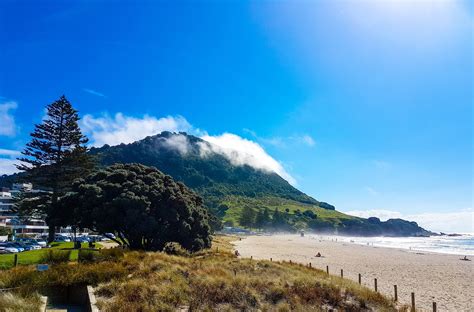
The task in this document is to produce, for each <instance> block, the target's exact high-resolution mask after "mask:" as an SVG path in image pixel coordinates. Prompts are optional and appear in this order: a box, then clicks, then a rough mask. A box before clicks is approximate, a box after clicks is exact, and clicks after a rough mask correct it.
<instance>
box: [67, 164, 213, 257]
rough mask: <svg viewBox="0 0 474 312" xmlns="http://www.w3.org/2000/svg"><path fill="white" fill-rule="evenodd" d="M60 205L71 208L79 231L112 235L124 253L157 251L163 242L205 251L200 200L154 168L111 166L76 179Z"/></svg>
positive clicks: (206, 227)
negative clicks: (79, 228)
mask: <svg viewBox="0 0 474 312" xmlns="http://www.w3.org/2000/svg"><path fill="white" fill-rule="evenodd" d="M61 201H62V202H63V204H64V205H66V206H74V207H75V216H76V219H77V220H78V225H79V226H80V227H82V228H89V229H92V230H94V231H97V232H99V233H104V234H105V233H114V235H115V236H116V241H117V242H118V243H119V244H121V245H125V246H127V247H129V248H130V249H143V250H162V249H163V247H164V246H165V244H166V243H168V242H177V243H179V244H181V246H183V247H184V248H185V249H187V250H190V251H197V250H200V249H203V248H207V247H210V246H211V237H210V234H211V229H210V226H209V214H208V212H207V210H206V209H205V208H204V206H203V200H202V198H201V197H200V196H198V195H197V194H196V193H194V192H193V191H191V190H190V189H189V188H187V187H186V186H185V185H184V184H182V183H180V182H175V181H174V180H173V178H171V177H170V176H168V175H165V174H163V173H162V172H161V171H159V170H158V169H156V168H154V167H147V166H144V165H141V164H115V165H112V166H110V167H107V168H105V169H102V170H99V171H96V172H93V173H92V174H90V175H89V176H87V177H86V178H85V179H79V180H76V182H75V183H74V185H73V188H72V192H70V193H68V194H67V195H66V196H64V197H62V198H61Z"/></svg>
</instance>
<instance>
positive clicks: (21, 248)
mask: <svg viewBox="0 0 474 312" xmlns="http://www.w3.org/2000/svg"><path fill="white" fill-rule="evenodd" d="M9 245H10V247H13V248H16V249H18V251H19V252H23V251H25V250H30V248H28V249H26V247H25V246H23V245H22V244H20V243H15V242H10V243H9Z"/></svg>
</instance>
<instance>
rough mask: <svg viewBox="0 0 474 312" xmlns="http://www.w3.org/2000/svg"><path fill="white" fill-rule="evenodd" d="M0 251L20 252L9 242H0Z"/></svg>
mask: <svg viewBox="0 0 474 312" xmlns="http://www.w3.org/2000/svg"><path fill="white" fill-rule="evenodd" d="M0 252H1V253H17V252H20V251H19V250H18V249H17V248H15V247H12V246H11V245H10V244H9V243H0Z"/></svg>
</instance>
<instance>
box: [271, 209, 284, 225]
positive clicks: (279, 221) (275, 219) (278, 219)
mask: <svg viewBox="0 0 474 312" xmlns="http://www.w3.org/2000/svg"><path fill="white" fill-rule="evenodd" d="M284 224H285V219H284V218H283V215H282V214H281V213H280V211H279V210H278V209H277V208H275V211H273V216H272V226H273V227H275V228H279V227H281V226H283V225H284Z"/></svg>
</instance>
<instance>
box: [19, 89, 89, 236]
mask: <svg viewBox="0 0 474 312" xmlns="http://www.w3.org/2000/svg"><path fill="white" fill-rule="evenodd" d="M46 109H47V117H46V118H44V119H43V121H42V123H41V124H37V125H35V130H34V131H33V132H32V133H31V141H30V142H29V143H27V144H26V148H25V149H24V150H23V151H22V154H23V155H24V157H21V158H19V160H20V161H21V164H20V165H18V166H17V167H18V169H19V170H21V171H23V172H24V173H25V174H24V175H23V176H22V179H24V180H26V181H28V182H31V183H33V185H35V186H36V187H41V188H42V189H44V190H47V192H41V193H34V194H26V195H24V196H25V197H26V198H23V199H24V200H22V201H20V202H19V203H18V207H19V212H20V214H21V215H25V216H38V215H40V216H44V217H45V219H46V222H47V223H48V224H49V226H50V241H51V240H52V239H53V238H54V227H55V226H59V225H69V224H70V220H68V217H69V215H70V212H69V211H63V209H64V207H61V206H59V205H57V201H58V198H59V197H60V196H62V195H63V194H65V193H66V192H67V191H68V189H69V187H70V185H71V183H72V181H73V180H74V179H76V178H78V177H81V176H83V175H84V174H86V173H87V172H89V171H90V170H91V169H92V167H93V162H92V161H91V158H90V156H88V154H87V153H86V152H87V147H86V145H85V144H86V143H87V141H88V140H87V138H86V137H85V136H84V135H83V134H82V132H81V129H80V128H79V125H78V123H77V122H78V120H79V116H78V114H77V111H76V110H75V109H74V108H73V107H72V105H71V103H70V102H69V101H68V100H67V99H66V97H65V96H61V98H60V99H59V100H57V101H55V102H53V103H52V104H49V105H48V106H47V107H46ZM31 200H34V201H37V203H33V204H32V203H31Z"/></svg>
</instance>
